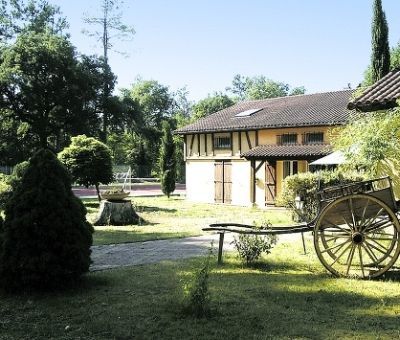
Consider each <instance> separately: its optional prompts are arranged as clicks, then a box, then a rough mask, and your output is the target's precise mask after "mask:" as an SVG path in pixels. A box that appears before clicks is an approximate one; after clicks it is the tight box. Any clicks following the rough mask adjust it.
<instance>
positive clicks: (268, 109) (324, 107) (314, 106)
mask: <svg viewBox="0 0 400 340" xmlns="http://www.w3.org/2000/svg"><path fill="white" fill-rule="evenodd" d="M351 93H352V90H344V91H337V92H327V93H316V94H308V95H298V96H288V97H280V98H271V99H264V100H253V101H247V102H240V103H237V104H235V105H233V106H231V107H228V108H226V109H224V110H221V111H218V112H216V113H213V114H211V115H209V116H207V117H205V118H202V119H200V120H198V121H196V122H195V123H193V124H190V125H187V126H184V127H183V128H181V129H178V130H176V131H175V133H177V134H189V133H196V132H200V133H205V132H217V131H241V130H249V129H255V130H257V129H263V128H282V127H299V126H324V125H340V124H345V123H346V122H347V121H348V118H349V115H350V112H351V111H349V110H348V109H347V104H348V102H349V100H350V97H351ZM255 109H260V110H259V111H257V112H255V113H253V114H251V115H250V116H245V117H235V116H236V115H237V114H239V113H241V112H244V111H247V110H255Z"/></svg>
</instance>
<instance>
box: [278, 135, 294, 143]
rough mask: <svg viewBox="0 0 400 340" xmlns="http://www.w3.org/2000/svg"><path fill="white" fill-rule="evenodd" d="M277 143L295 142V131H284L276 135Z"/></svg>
mask: <svg viewBox="0 0 400 340" xmlns="http://www.w3.org/2000/svg"><path fill="white" fill-rule="evenodd" d="M277 139H278V140H277V144H278V145H288V144H289V145H290V144H297V133H285V134H283V135H278V136H277Z"/></svg>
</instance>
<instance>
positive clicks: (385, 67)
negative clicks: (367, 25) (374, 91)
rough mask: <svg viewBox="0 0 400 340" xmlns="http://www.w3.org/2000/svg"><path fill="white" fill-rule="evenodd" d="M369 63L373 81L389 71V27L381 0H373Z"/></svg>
mask: <svg viewBox="0 0 400 340" xmlns="http://www.w3.org/2000/svg"><path fill="white" fill-rule="evenodd" d="M371 65H372V81H373V83H375V82H377V81H378V80H379V79H381V78H382V77H383V76H385V75H386V74H387V73H389V70H390V50H389V29H388V24H387V21H386V15H385V12H384V11H383V10H382V0H374V5H373V19H372V55H371Z"/></svg>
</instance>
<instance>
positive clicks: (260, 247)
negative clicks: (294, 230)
mask: <svg viewBox="0 0 400 340" xmlns="http://www.w3.org/2000/svg"><path fill="white" fill-rule="evenodd" d="M270 226H271V224H270V223H269V222H262V224H261V225H260V226H257V228H258V229H260V230H263V229H268V228H270ZM232 242H233V244H234V246H235V248H236V250H237V252H238V254H239V257H240V258H241V260H242V261H243V262H244V263H245V264H246V265H247V266H249V265H250V264H252V263H253V262H254V261H257V260H258V259H259V258H260V256H261V254H262V253H265V254H269V253H270V252H271V250H272V248H273V247H274V245H275V244H276V242H277V237H276V235H254V234H253V235H252V234H239V236H238V237H236V236H235V237H234V238H233V241H232Z"/></svg>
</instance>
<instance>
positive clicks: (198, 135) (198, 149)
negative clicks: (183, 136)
mask: <svg viewBox="0 0 400 340" xmlns="http://www.w3.org/2000/svg"><path fill="white" fill-rule="evenodd" d="M200 152H201V145H200V133H199V134H197V153H198V155H199V156H200Z"/></svg>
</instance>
